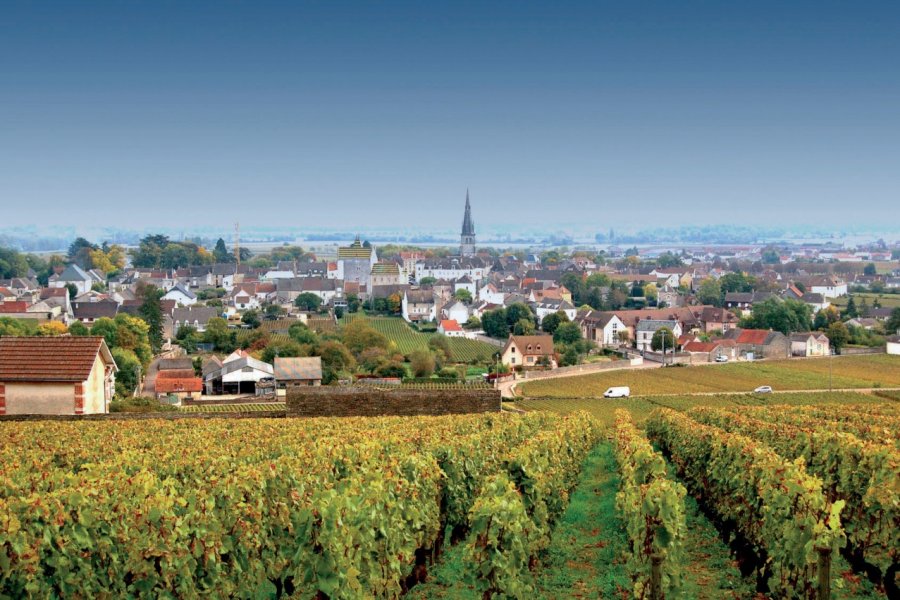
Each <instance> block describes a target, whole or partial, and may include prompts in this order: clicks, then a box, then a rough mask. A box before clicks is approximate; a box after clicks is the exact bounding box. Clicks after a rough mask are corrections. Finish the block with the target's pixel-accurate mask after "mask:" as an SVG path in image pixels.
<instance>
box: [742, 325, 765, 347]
mask: <svg viewBox="0 0 900 600" xmlns="http://www.w3.org/2000/svg"><path fill="white" fill-rule="evenodd" d="M770 333H771V331H769V330H768V329H743V330H741V333H740V334H739V335H738V336H737V337H736V338H735V339H734V341H735V342H737V343H738V344H754V345H757V346H759V345H762V344H765V343H766V338H768V337H769V334H770Z"/></svg>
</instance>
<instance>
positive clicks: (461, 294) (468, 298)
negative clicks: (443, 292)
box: [453, 288, 472, 304]
mask: <svg viewBox="0 0 900 600" xmlns="http://www.w3.org/2000/svg"><path fill="white" fill-rule="evenodd" d="M453 297H454V298H456V299H457V300H459V301H460V302H462V303H463V304H471V303H472V292H470V291H469V290H467V289H466V288H459V289H458V290H456V291H455V292H454V293H453Z"/></svg>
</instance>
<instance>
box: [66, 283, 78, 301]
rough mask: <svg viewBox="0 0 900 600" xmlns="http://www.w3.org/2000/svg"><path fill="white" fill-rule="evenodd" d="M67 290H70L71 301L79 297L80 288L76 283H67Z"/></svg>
mask: <svg viewBox="0 0 900 600" xmlns="http://www.w3.org/2000/svg"><path fill="white" fill-rule="evenodd" d="M66 290H68V292H69V300H72V299H74V298H75V296H77V295H78V286H77V285H75V284H74V283H67V284H66Z"/></svg>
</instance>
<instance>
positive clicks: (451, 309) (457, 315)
mask: <svg viewBox="0 0 900 600" xmlns="http://www.w3.org/2000/svg"><path fill="white" fill-rule="evenodd" d="M441 314H442V315H443V316H444V318H445V319H450V320H452V321H456V322H457V323H465V322H466V321H468V320H469V307H468V306H466V305H465V304H463V303H462V302H460V301H459V300H454V301H452V302H450V303H449V304H446V305H445V306H444V308H442V309H441Z"/></svg>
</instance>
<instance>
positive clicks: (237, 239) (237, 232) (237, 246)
mask: <svg viewBox="0 0 900 600" xmlns="http://www.w3.org/2000/svg"><path fill="white" fill-rule="evenodd" d="M234 260H235V262H237V264H238V266H240V264H241V224H240V223H239V222H235V224H234Z"/></svg>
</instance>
